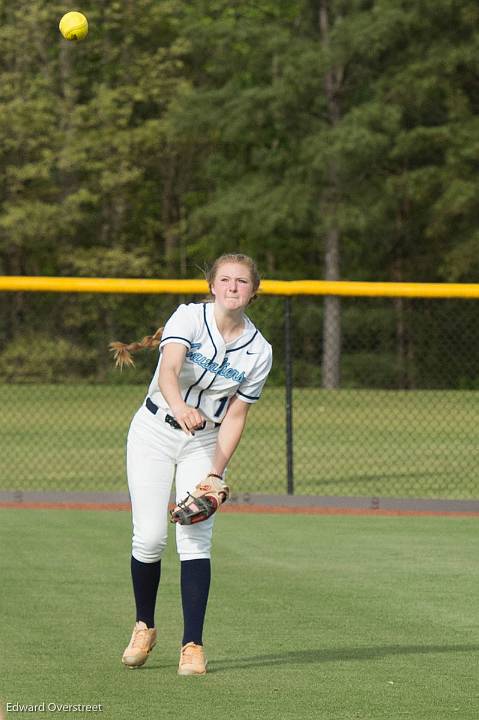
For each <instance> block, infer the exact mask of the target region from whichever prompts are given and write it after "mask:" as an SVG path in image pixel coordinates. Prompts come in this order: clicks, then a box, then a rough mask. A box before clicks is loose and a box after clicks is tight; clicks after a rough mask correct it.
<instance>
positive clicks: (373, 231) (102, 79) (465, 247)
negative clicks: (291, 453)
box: [0, 0, 479, 377]
mask: <svg viewBox="0 0 479 720" xmlns="http://www.w3.org/2000/svg"><path fill="white" fill-rule="evenodd" d="M82 9H83V11H84V12H85V13H86V14H87V16H88V18H89V21H90V34H89V36H88V38H87V39H86V40H85V41H84V42H82V43H78V44H75V43H68V42H66V41H65V40H63V38H62V37H61V36H60V33H59V32H58V27H57V26H58V21H59V19H60V17H61V15H62V14H63V12H64V11H65V8H64V6H63V5H62V4H61V3H58V2H46V0H30V2H29V3H28V4H27V3H26V2H25V0H19V2H17V3H14V4H12V3H7V2H5V0H0V21H1V22H0V69H1V73H0V273H3V274H7V275H8V274H20V275H21V274H33V275H68V274H74V275H89V274H92V275H110V276H124V275H130V276H144V277H198V276H200V275H201V270H200V268H202V267H204V265H205V263H210V262H211V261H212V260H213V258H214V257H215V256H216V255H217V254H218V253H220V252H223V251H225V250H234V249H238V250H241V251H245V252H248V253H250V254H252V255H253V256H255V257H256V258H257V260H258V262H259V264H260V266H261V268H262V270H263V272H264V275H266V276H268V277H271V278H273V277H279V278H284V279H288V278H296V277H306V278H321V277H323V276H324V272H325V243H326V240H327V238H328V233H330V232H331V231H332V230H334V231H337V233H338V237H339V257H340V273H341V276H342V277H344V278H348V279H361V280H366V279H378V280H399V281H400V280H408V281H414V280H417V281H442V280H445V281H458V282H460V281H475V280H476V279H477V273H478V272H479V264H478V262H479V261H478V259H477V258H478V257H479V252H478V251H479V240H478V231H477V217H478V213H479V207H478V200H477V198H478V197H479V187H478V173H477V167H478V156H479V142H478V141H477V138H478V136H479V135H478V132H479V126H478V122H479V121H478V115H479V90H478V87H479V85H478V77H479V31H478V30H477V28H478V27H479V9H478V6H477V3H476V2H475V1H474V2H473V0H420V1H415V0H414V1H413V0H404V1H403V2H397V0H355V2H349V3H345V2H343V1H342V0H334V1H331V2H329V3H325V2H323V1H322V0H293V1H292V2H289V3H275V2H272V0H256V2H254V3H249V2H245V3H230V2H225V1H224V0H214V1H213V2H211V1H209V2H206V0H201V2H195V3H190V2H186V0H177V1H175V2H173V1H172V0H138V1H137V2H134V3H133V2H126V3H123V2H109V3H106V4H105V3H103V4H98V3H91V2H86V4H85V5H84V7H83V8H82ZM320 11H322V15H321V13H320ZM321 17H322V18H323V24H321V22H320V18H321ZM325 18H326V19H327V25H328V27H327V29H325V26H324V19H325ZM328 88H329V90H328ZM24 305H25V303H24V301H23V300H21V299H20V300H18V301H17V300H10V299H9V300H8V301H7V302H6V303H5V307H4V308H2V310H1V311H0V339H1V341H2V344H3V345H5V344H8V343H10V342H16V341H17V339H18V336H19V335H21V334H25V333H26V332H28V331H35V332H37V331H38V329H39V328H41V329H42V333H43V334H45V336H48V335H49V331H48V328H47V325H48V321H49V320H50V319H52V317H53V316H52V315H45V314H43V315H42V312H45V309H44V307H43V304H42V303H39V304H38V307H36V306H35V305H32V306H30V309H29V312H28V313H26V312H23V311H22V309H21V308H22V307H24ZM160 305H161V303H160ZM80 307H81V304H80ZM132 307H137V306H136V305H135V303H134V304H133V305H132ZM154 307H155V302H153V301H150V300H145V301H144V308H145V309H144V310H142V311H140V313H139V314H138V316H137V318H136V320H135V318H133V317H132V313H131V310H129V309H128V306H127V305H126V304H125V303H122V302H121V301H119V299H113V298H109V299H106V298H102V299H99V301H98V303H97V308H96V313H92V312H91V310H88V311H87V310H86V303H85V304H84V306H83V310H84V311H85V313H86V314H85V317H84V320H83V322H82V319H81V312H80V311H79V310H78V309H75V310H72V304H71V303H69V302H68V301H66V300H65V301H63V300H62V301H61V302H59V305H58V308H57V311H56V312H55V313H53V315H54V316H55V322H56V324H57V327H58V326H59V325H61V326H63V327H64V328H65V330H66V332H67V333H68V332H70V330H71V331H73V332H74V334H75V344H76V345H77V346H80V345H82V343H85V348H86V347H97V348H100V347H104V346H105V345H106V344H107V343H108V341H109V340H110V337H111V335H112V334H113V335H116V334H118V332H120V333H121V334H123V333H127V334H128V335H130V334H133V335H141V334H143V333H144V332H145V328H144V324H145V319H146V318H148V323H149V322H150V319H149V316H148V314H147V312H150V311H151V308H154ZM42 308H43V309H42ZM153 314H154V313H152V315H153ZM59 318H61V322H60V323H59V322H58V319H59ZM321 319H322V318H320V319H319V320H320V321H321ZM345 321H346V322H347V319H345ZM52 322H53V320H52ZM408 322H409V321H408ZM152 324H154V323H153V322H152ZM264 330H265V334H267V335H270V336H271V337H273V338H274V339H275V341H279V342H282V341H281V338H280V332H279V330H278V326H277V320H276V319H275V320H271V322H269V321H267V320H266V326H265V327H264ZM50 337H51V338H53V333H51V334H50ZM65 337H68V335H65ZM415 342H416V343H417V345H418V347H419V346H420V344H421V342H422V339H421V338H420V337H418V336H417V333H416V335H415ZM85 351H86V352H87V356H88V350H85ZM396 351H397V350H396ZM391 352H392V353H393V354H394V353H395V351H394V350H391ZM436 353H437V355H438V357H439V354H440V351H439V347H437V348H436ZM87 365H88V361H86V366H87ZM107 372H108V371H107V366H106V364H105V365H104V366H101V362H100V365H99V366H98V367H97V373H96V375H97V377H106V374H107ZM274 372H275V373H276V372H278V373H280V371H279V370H277V369H276V368H275V371H274ZM312 376H314V377H317V372H316V371H314V372H313V373H312ZM278 377H279V374H278Z"/></svg>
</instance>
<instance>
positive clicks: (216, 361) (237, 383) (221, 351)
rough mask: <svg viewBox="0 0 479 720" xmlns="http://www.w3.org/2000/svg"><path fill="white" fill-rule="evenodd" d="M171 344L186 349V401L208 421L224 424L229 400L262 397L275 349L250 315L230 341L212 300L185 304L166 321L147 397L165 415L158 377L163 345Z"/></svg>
mask: <svg viewBox="0 0 479 720" xmlns="http://www.w3.org/2000/svg"><path fill="white" fill-rule="evenodd" d="M168 343H180V344H182V345H185V346H186V348H187V352H186V357H185V362H184V363H183V366H182V369H181V372H180V375H179V378H178V379H179V385H180V389H181V393H182V396H183V399H184V401H185V402H186V403H187V404H188V405H190V406H191V407H195V408H197V409H198V410H199V411H200V412H201V414H202V415H204V417H205V418H206V419H207V420H211V421H212V422H215V423H220V422H221V421H222V419H223V417H224V416H225V413H226V411H227V408H228V400H229V399H230V398H231V397H233V395H237V396H238V398H240V399H241V400H243V401H244V402H247V403H254V402H256V401H257V400H259V397H260V395H261V391H262V389H263V386H264V384H265V382H266V378H267V377H268V373H269V371H270V370H271V363H272V348H271V345H270V344H269V343H268V342H267V340H265V338H264V337H263V335H262V334H261V333H260V331H259V330H258V329H257V328H256V327H255V326H254V324H253V323H252V322H251V320H250V319H249V318H248V317H246V316H245V329H244V332H243V333H242V335H240V336H239V337H237V338H235V340H232V341H231V342H228V343H225V341H224V340H223V337H222V335H221V333H220V332H219V330H218V328H217V326H216V321H215V316H214V304H213V303H212V302H204V303H189V304H188V305H180V306H179V307H178V309H177V310H176V311H175V312H174V313H173V315H172V316H171V317H170V319H169V320H168V322H167V323H166V325H165V328H164V331H163V336H162V340H161V344H160V357H159V360H158V365H157V367H156V370H155V373H154V375H153V379H152V381H151V383H150V387H149V390H148V395H149V397H150V398H151V400H152V401H153V402H154V403H155V404H156V405H158V407H160V408H161V409H162V410H164V411H165V412H166V413H170V412H171V408H169V407H168V403H167V402H166V400H165V398H164V397H163V395H162V394H161V392H160V389H159V386H158V376H159V371H160V366H161V349H162V348H163V347H165V345H167V344H168Z"/></svg>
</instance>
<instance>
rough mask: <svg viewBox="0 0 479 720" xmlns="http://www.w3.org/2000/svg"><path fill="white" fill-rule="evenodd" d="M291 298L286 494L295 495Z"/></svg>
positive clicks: (286, 321) (287, 307) (286, 361)
mask: <svg viewBox="0 0 479 720" xmlns="http://www.w3.org/2000/svg"><path fill="white" fill-rule="evenodd" d="M291 332H292V330H291V297H289V296H288V297H286V298H285V301H284V369H285V389H286V398H285V399H286V492H287V493H288V495H294V473H293V353H292V343H291Z"/></svg>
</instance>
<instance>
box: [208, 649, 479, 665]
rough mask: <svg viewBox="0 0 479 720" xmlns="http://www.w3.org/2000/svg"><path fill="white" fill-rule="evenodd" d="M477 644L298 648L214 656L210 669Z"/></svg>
mask: <svg viewBox="0 0 479 720" xmlns="http://www.w3.org/2000/svg"><path fill="white" fill-rule="evenodd" d="M478 650H479V645H382V646H377V647H375V646H367V647H346V648H337V649H335V648H331V649H329V650H328V649H320V650H298V651H294V652H284V653H281V652H278V653H275V654H272V655H256V656H253V657H236V658H231V659H218V660H213V661H212V664H213V667H211V668H208V671H209V672H221V671H223V670H229V669H231V668H250V667H261V666H268V665H270V666H271V665H296V664H301V663H305V664H308V665H311V664H315V663H318V664H319V663H328V662H350V661H354V660H378V659H381V658H384V657H388V656H394V655H425V654H435V653H470V652H477V651H478Z"/></svg>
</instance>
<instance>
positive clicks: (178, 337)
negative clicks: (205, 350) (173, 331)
mask: <svg viewBox="0 0 479 720" xmlns="http://www.w3.org/2000/svg"><path fill="white" fill-rule="evenodd" d="M165 340H184V341H185V342H187V343H188V345H191V340H188V338H184V337H181V335H168V337H162V338H161V343H160V345H161V344H162V343H164V342H165Z"/></svg>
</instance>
